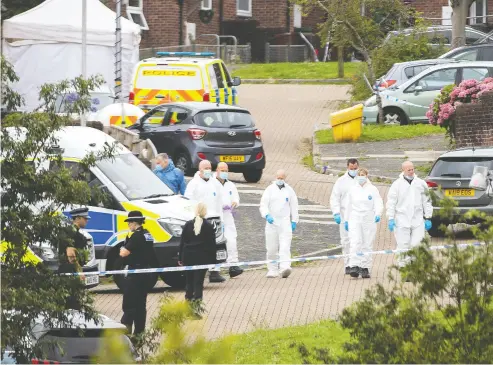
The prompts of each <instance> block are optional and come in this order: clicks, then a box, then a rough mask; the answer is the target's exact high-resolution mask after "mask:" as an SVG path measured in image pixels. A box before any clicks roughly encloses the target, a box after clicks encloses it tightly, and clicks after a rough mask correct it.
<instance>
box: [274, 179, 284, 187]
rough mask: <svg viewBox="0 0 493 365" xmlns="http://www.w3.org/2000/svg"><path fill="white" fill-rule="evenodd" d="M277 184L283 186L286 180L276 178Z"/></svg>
mask: <svg viewBox="0 0 493 365" xmlns="http://www.w3.org/2000/svg"><path fill="white" fill-rule="evenodd" d="M276 184H277V186H283V185H284V180H276Z"/></svg>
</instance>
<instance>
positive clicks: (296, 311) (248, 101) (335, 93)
mask: <svg viewBox="0 0 493 365" xmlns="http://www.w3.org/2000/svg"><path fill="white" fill-rule="evenodd" d="M346 91H347V88H346V87H344V86H325V85H324V86H312V85H243V86H242V87H241V94H240V100H241V103H242V105H243V106H245V107H247V108H248V109H249V110H250V111H251V112H252V114H253V116H254V117H255V120H256V123H257V126H258V127H259V128H260V129H261V131H262V138H263V141H264V144H265V151H266V156H267V168H266V170H265V174H264V177H263V178H262V181H261V182H260V183H259V184H256V187H257V188H263V187H265V186H266V185H267V184H269V183H270V181H271V180H272V179H273V177H274V174H275V171H276V170H277V169H279V168H283V169H285V170H286V171H288V174H289V175H288V179H287V180H288V182H289V183H290V184H291V185H292V186H293V187H294V188H295V190H296V192H297V193H298V195H299V197H301V198H304V199H308V200H310V201H312V202H314V203H316V204H321V205H325V206H328V203H329V197H330V191H331V189H332V185H333V178H331V177H329V176H328V175H321V174H317V173H315V172H313V171H310V170H308V169H307V168H305V167H304V166H303V165H302V164H301V162H300V160H301V158H302V157H303V156H304V155H306V154H307V153H309V152H308V151H309V150H306V149H304V142H305V143H306V142H308V141H307V140H308V139H309V138H311V136H312V132H313V130H314V126H315V125H317V124H318V125H319V124H321V123H322V122H326V120H327V118H328V115H329V114H330V112H332V111H334V109H335V108H336V107H337V100H342V99H344V98H346V95H345V93H346ZM233 179H234V180H236V181H237V182H243V180H242V178H241V175H235V176H234V177H233ZM249 185H251V184H249ZM379 190H380V193H381V195H382V197H383V198H384V199H386V194H387V187H386V186H383V185H382V186H379ZM314 229H315V228H314ZM258 230H260V231H261V230H263V226H262V225H261V226H259V227H258ZM394 247H395V242H394V241H393V238H392V237H391V235H390V233H389V232H388V230H387V229H386V221H385V220H384V221H382V223H381V224H380V226H379V229H378V233H377V239H376V242H375V249H383V248H394ZM373 262H374V264H373V270H372V278H371V279H370V280H364V281H363V280H361V279H360V280H354V279H351V278H349V277H348V276H344V275H343V264H342V262H341V261H340V260H339V261H324V262H321V263H312V264H307V265H303V266H298V267H295V270H294V273H293V274H292V276H291V277H289V278H288V279H266V278H265V277H264V275H265V271H264V270H256V271H249V272H247V273H245V274H244V275H242V276H240V277H238V278H235V279H231V280H228V281H227V282H226V283H223V284H209V283H207V280H206V288H205V293H204V299H205V303H206V306H207V310H208V314H207V316H206V318H205V319H204V320H202V321H201V325H202V326H203V329H204V333H205V334H206V336H207V337H209V338H217V337H220V336H223V335H225V334H227V333H239V332H246V331H250V330H252V329H255V328H258V327H264V328H265V327H268V328H274V327H280V326H285V325H288V324H303V323H308V322H311V321H315V320H317V319H322V318H327V317H335V316H336V315H337V314H338V313H340V312H341V310H342V309H343V308H344V307H345V306H347V305H349V304H350V303H352V302H353V301H354V300H357V299H359V298H361V296H362V295H363V294H364V290H365V289H366V288H369V287H370V286H371V285H372V284H374V283H376V282H377V281H378V282H386V280H387V272H388V267H389V265H391V263H392V262H393V256H391V255H384V256H377V257H375V258H374V261H373ZM163 292H170V291H169V289H168V288H166V287H165V285H164V284H162V283H161V282H160V283H159V286H158V287H156V288H155V290H154V292H153V293H152V294H150V295H149V298H148V318H150V317H152V316H153V314H154V313H155V312H156V310H157V309H158V307H159V300H160V299H161V298H162V295H163ZM172 294H173V295H176V296H177V297H179V298H182V297H183V293H182V292H173V293H172ZM96 307H97V309H98V310H99V311H100V312H102V313H104V314H106V315H108V316H110V317H111V318H114V319H117V320H119V319H120V317H121V314H122V313H121V294H120V293H119V292H118V291H116V290H105V291H102V292H100V293H99V294H98V295H97V297H96Z"/></svg>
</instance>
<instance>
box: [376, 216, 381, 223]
mask: <svg viewBox="0 0 493 365" xmlns="http://www.w3.org/2000/svg"><path fill="white" fill-rule="evenodd" d="M378 222H380V216H379V215H377V216H376V217H375V223H378Z"/></svg>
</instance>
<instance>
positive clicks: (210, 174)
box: [204, 170, 212, 179]
mask: <svg viewBox="0 0 493 365" xmlns="http://www.w3.org/2000/svg"><path fill="white" fill-rule="evenodd" d="M211 176H212V171H211V170H204V177H205V178H206V179H209V178H210V177H211Z"/></svg>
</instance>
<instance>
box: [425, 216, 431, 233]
mask: <svg viewBox="0 0 493 365" xmlns="http://www.w3.org/2000/svg"><path fill="white" fill-rule="evenodd" d="M431 226H432V224H431V221H430V220H429V219H427V220H425V229H426V230H427V231H429V230H430V229H431Z"/></svg>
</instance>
